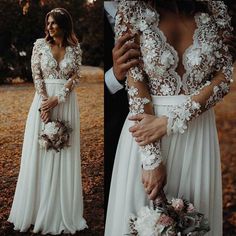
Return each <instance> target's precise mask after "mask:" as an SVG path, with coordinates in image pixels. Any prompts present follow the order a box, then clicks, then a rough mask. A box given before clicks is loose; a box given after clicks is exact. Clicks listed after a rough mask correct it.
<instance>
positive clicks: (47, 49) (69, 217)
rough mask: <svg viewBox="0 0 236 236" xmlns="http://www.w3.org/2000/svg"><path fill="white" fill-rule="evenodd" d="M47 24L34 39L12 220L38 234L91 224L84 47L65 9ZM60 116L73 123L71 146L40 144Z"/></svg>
mask: <svg viewBox="0 0 236 236" xmlns="http://www.w3.org/2000/svg"><path fill="white" fill-rule="evenodd" d="M45 22H46V28H45V32H46V37H45V38H42V39H38V40H37V41H36V42H35V45H34V48H33V53H32V59H31V66H32V74H33V79H34V84H35V88H36V93H35V96H34V100H33V103H32V105H31V107H30V111H29V114H28V118H27V122H26V128H25V134H24V142H23V150H22V157H21V166H20V173H19V177H18V182H17V186H16V191H15V196H14V200H13V204H12V208H11V212H10V216H9V219H8V221H10V222H12V223H13V224H14V226H15V227H14V229H15V230H19V231H20V232H25V231H27V230H28V229H29V228H30V226H31V225H34V227H33V232H34V233H37V232H41V233H42V234H47V233H51V234H61V233H62V232H64V233H75V232H76V231H78V230H83V229H84V228H86V227H87V225H86V221H85V220H84V218H83V197H82V185H81V161H80V124H79V110H78V104H77V98H76V93H75V91H73V88H74V85H75V80H76V79H77V78H78V77H79V76H80V71H79V69H80V65H81V49H80V45H79V43H78V40H77V38H76V36H75V34H74V30H73V23H72V19H71V16H70V14H69V13H68V12H67V11H66V10H65V9H63V8H56V9H53V10H52V11H50V12H49V13H48V14H47V15H46V18H45ZM57 119H58V120H60V121H63V122H68V124H69V125H70V126H71V128H72V132H71V133H70V138H69V144H70V145H69V146H68V147H66V146H64V147H63V148H61V149H60V151H58V150H53V149H49V150H47V149H45V148H43V147H40V145H39V136H40V133H41V132H42V130H43V129H44V128H45V127H46V124H50V122H51V121H56V120H57Z"/></svg>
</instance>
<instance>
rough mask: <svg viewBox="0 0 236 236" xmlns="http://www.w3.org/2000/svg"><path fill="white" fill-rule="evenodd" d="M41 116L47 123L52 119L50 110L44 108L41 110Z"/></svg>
mask: <svg viewBox="0 0 236 236" xmlns="http://www.w3.org/2000/svg"><path fill="white" fill-rule="evenodd" d="M40 117H41V119H42V121H43V122H44V123H45V124H46V123H48V121H49V120H50V112H49V111H47V112H46V111H44V110H41V112H40Z"/></svg>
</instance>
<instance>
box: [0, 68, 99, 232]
mask: <svg viewBox="0 0 236 236" xmlns="http://www.w3.org/2000/svg"><path fill="white" fill-rule="evenodd" d="M82 72H83V78H82V80H81V83H80V84H79V86H78V88H77V92H78V93H77V94H78V101H79V105H80V115H81V158H82V175H83V189H84V208H85V209H84V217H85V218H86V220H87V223H88V225H89V229H88V230H86V231H84V232H83V233H82V232H80V233H77V234H76V235H81V236H93V235H94V236H95V235H96V236H100V235H103V230H104V227H103V222H104V218H103V71H102V70H101V69H98V68H90V67H87V68H84V69H83V71H82ZM33 95H34V87H33V85H32V84H23V85H13V86H1V87H0V101H1V102H0V121H1V122H0V235H1V236H4V235H7V236H8V235H27V236H29V235H32V234H31V233H30V232H28V233H24V234H19V233H15V232H14V231H13V227H12V225H11V224H9V223H8V222H6V220H7V217H8V215H9V211H10V207H11V204H12V200H13V195H14V189H15V185H16V181H17V176H18V173H19V165H20V154H21V147H22V141H23V133H24V126H25V121H26V117H27V113H28V110H29V107H30V104H31V102H32V99H33Z"/></svg>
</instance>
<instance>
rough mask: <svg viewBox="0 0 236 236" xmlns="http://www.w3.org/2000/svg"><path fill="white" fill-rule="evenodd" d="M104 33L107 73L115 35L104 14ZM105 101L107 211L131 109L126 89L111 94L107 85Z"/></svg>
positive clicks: (105, 67)
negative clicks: (119, 142)
mask: <svg viewBox="0 0 236 236" xmlns="http://www.w3.org/2000/svg"><path fill="white" fill-rule="evenodd" d="M104 32H105V37H104V39H105V52H104V57H105V58H104V69H105V71H107V70H109V69H110V68H111V67H112V65H113V61H112V49H113V47H114V33H113V31H112V28H111V25H110V23H109V21H108V19H107V16H106V14H104ZM104 99H105V101H104V128H105V130H104V143H105V147H104V185H105V209H106V207H107V202H108V197H109V189H110V181H111V175H112V169H113V163H114V159H115V153H116V148H117V144H118V140H119V137H120V132H121V129H122V127H123V124H124V121H125V119H126V117H127V115H128V111H129V108H128V98H127V92H126V90H125V89H122V90H120V91H118V92H117V93H115V94H111V93H110V92H109V90H108V88H107V86H106V84H105V85H104Z"/></svg>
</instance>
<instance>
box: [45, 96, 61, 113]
mask: <svg viewBox="0 0 236 236" xmlns="http://www.w3.org/2000/svg"><path fill="white" fill-rule="evenodd" d="M57 105H58V99H57V97H56V96H53V97H49V98H48V99H46V100H43V101H42V104H41V110H43V111H44V112H49V111H50V110H51V109H53V108H54V107H55V106H57Z"/></svg>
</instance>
